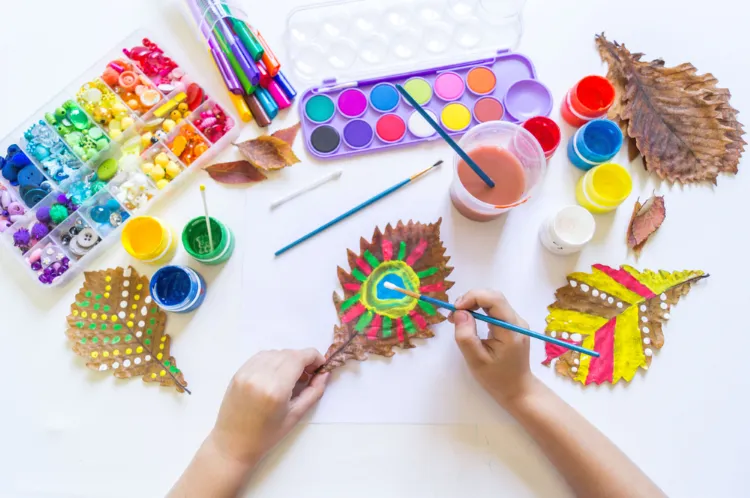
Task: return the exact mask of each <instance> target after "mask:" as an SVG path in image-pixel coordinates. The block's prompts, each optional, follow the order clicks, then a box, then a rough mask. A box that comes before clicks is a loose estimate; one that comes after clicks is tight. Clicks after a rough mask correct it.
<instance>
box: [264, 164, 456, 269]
mask: <svg viewBox="0 0 750 498" xmlns="http://www.w3.org/2000/svg"><path fill="white" fill-rule="evenodd" d="M442 163H443V161H442V160H440V161H438V162H436V163H435V164H433V165H432V166H430V167H429V168H425V169H423V170H422V171H420V172H419V173H415V174H413V175H411V176H410V177H409V178H407V179H406V180H403V181H401V182H399V183H397V184H396V185H394V186H393V187H391V188H389V189H386V190H384V191H382V192H380V193H379V194H377V195H375V196H373V197H370V198H369V199H367V200H366V201H365V202H363V203H362V204H359V205H357V206H354V207H353V208H351V209H350V210H349V211H347V212H346V213H344V214H342V215H339V216H337V217H336V218H334V219H332V220H331V221H329V222H328V223H326V224H325V225H322V226H320V227H318V228H316V229H315V230H313V231H312V232H310V233H308V234H307V235H303V236H302V237H300V238H299V239H297V240H295V241H294V242H292V243H291V244H289V245H286V246H284V247H282V248H281V249H279V250H278V251H276V252H275V253H274V256H280V255H281V254H284V253H285V252H287V251H288V250H289V249H291V248H293V247H295V246H297V245H299V244H301V243H303V242H304V241H306V240H307V239H309V238H311V237H314V236H315V235H317V234H319V233H320V232H322V231H323V230H326V229H328V228H330V227H332V226H333V225H335V224H336V223H338V222H339V221H341V220H344V219H346V218H348V217H349V216H351V215H353V214H354V213H356V212H358V211H361V210H362V209H364V208H366V207H367V206H369V205H370V204H373V203H375V202H377V201H379V200H380V199H382V198H383V197H385V196H387V195H389V194H392V193H393V192H395V191H396V190H398V189H400V188H401V187H403V186H404V185H408V184H409V183H411V182H412V181H414V180H416V179H417V178H419V177H420V176H422V175H424V174H425V173H429V172H430V171H432V170H433V169H434V168H436V167H437V166H440V165H441V164H442Z"/></svg>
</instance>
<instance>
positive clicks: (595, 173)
mask: <svg viewBox="0 0 750 498" xmlns="http://www.w3.org/2000/svg"><path fill="white" fill-rule="evenodd" d="M632 190H633V179H632V178H631V176H630V172H628V170H627V169H625V168H623V167H622V166H620V165H619V164H615V163H605V164H600V165H599V166H596V167H594V168H592V169H590V170H589V171H587V172H586V174H585V175H583V177H582V178H581V179H580V180H579V181H578V185H576V200H577V201H578V204H580V205H581V206H583V207H585V208H586V209H588V210H589V211H590V212H592V213H594V214H601V213H608V212H610V211H614V210H615V209H617V206H619V205H620V204H622V203H623V202H624V201H625V199H627V198H628V196H629V195H630V192H631V191H632Z"/></svg>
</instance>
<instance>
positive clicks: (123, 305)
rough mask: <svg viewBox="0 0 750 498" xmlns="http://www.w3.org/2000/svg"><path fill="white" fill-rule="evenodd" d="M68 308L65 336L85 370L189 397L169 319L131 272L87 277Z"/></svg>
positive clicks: (88, 274)
mask: <svg viewBox="0 0 750 498" xmlns="http://www.w3.org/2000/svg"><path fill="white" fill-rule="evenodd" d="M84 276H85V281H84V283H83V287H81V289H80V290H79V291H78V294H76V300H75V302H74V303H73V304H71V305H70V314H69V315H68V317H67V322H68V329H67V331H66V335H67V336H68V339H69V340H70V341H72V342H73V351H74V352H75V353H76V354H77V355H78V356H81V357H83V358H85V359H86V366H87V367H88V368H90V369H92V370H97V371H100V372H112V374H113V375H114V376H115V377H117V378H118V379H128V378H131V377H142V378H143V381H144V382H158V383H159V384H161V385H162V386H165V387H170V386H173V387H174V388H175V389H177V391H179V392H181V393H182V392H187V393H188V394H189V393H190V391H189V390H188V389H187V387H186V386H187V382H185V378H184V377H183V375H182V371H181V370H180V369H179V368H177V363H176V362H175V359H174V357H173V356H171V355H170V352H169V347H170V343H171V342H172V340H171V338H170V337H169V335H167V334H166V333H165V332H164V330H165V328H166V323H167V314H166V313H164V311H163V310H162V309H161V308H160V307H159V306H157V305H156V303H154V302H153V300H152V299H151V294H150V292H149V281H148V277H146V276H145V275H139V274H138V272H137V271H135V269H133V268H132V267H128V268H115V269H110V270H103V271H91V272H86V273H85V274H84Z"/></svg>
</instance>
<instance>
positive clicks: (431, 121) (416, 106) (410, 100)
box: [396, 84, 495, 188]
mask: <svg viewBox="0 0 750 498" xmlns="http://www.w3.org/2000/svg"><path fill="white" fill-rule="evenodd" d="M396 89H397V90H398V91H399V93H400V94H401V96H402V97H404V99H406V101H407V102H408V103H409V104H411V106H412V107H413V108H414V109H416V111H417V112H418V113H419V114H420V115H421V116H422V117H423V118H424V120H425V121H427V122H428V123H429V124H430V126H432V128H433V129H434V130H435V131H436V132H438V134H439V135H440V136H441V137H442V138H443V140H445V141H446V142H447V143H448V145H450V146H451V148H452V149H453V150H454V151H456V154H458V155H459V156H460V157H461V159H463V160H464V161H466V164H468V165H469V167H470V168H471V169H472V170H474V173H476V174H477V176H478V177H479V178H481V179H482V181H483V182H484V183H486V184H487V186H488V187H490V188H494V187H495V182H493V181H492V178H490V177H489V176H487V173H485V172H484V171H482V168H480V167H479V165H478V164H477V163H476V162H474V160H473V159H472V158H471V157H469V155H468V154H467V153H466V152H464V150H463V149H462V148H461V147H460V146H459V145H458V144H457V143H456V141H455V140H453V139H452V138H451V136H450V135H448V134H447V133H446V132H445V130H443V129H442V128H441V127H440V125H439V124H437V123H436V122H435V120H434V119H432V117H430V115H429V114H427V111H425V110H424V108H422V106H421V105H419V104H418V103H417V101H416V100H414V97H412V96H411V95H409V92H407V91H406V90H404V87H402V86H401V85H399V84H396Z"/></svg>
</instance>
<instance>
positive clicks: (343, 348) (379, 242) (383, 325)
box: [319, 218, 453, 372]
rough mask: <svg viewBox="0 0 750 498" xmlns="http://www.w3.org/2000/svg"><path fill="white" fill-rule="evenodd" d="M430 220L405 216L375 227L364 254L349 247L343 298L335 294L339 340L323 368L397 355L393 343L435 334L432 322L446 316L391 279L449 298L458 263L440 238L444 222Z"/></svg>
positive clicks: (341, 273)
mask: <svg viewBox="0 0 750 498" xmlns="http://www.w3.org/2000/svg"><path fill="white" fill-rule="evenodd" d="M441 223H442V218H441V219H440V220H438V222H437V223H433V224H430V225H424V224H422V223H414V222H412V221H409V222H408V223H407V224H404V223H403V222H401V221H399V222H398V224H397V225H396V228H393V227H392V226H391V225H390V224H389V225H387V226H386V227H385V231H384V232H381V231H380V229H379V228H376V229H375V233H374V234H373V237H372V241H371V242H368V241H366V240H365V239H364V238H363V239H361V240H360V253H359V255H357V254H355V253H354V252H352V251H351V250H348V251H347V254H348V258H349V266H350V268H351V271H350V272H346V271H345V270H344V269H342V268H339V269H338V277H339V281H340V282H341V286H342V287H343V289H344V295H343V297H341V296H339V295H338V294H337V293H336V292H334V293H333V303H334V305H335V306H336V311H337V313H338V315H339V318H340V319H341V326H336V327H335V328H334V333H333V344H331V346H330V347H329V348H328V352H327V353H326V362H325V363H324V364H323V366H322V367H320V368H319V370H320V371H323V372H327V371H330V370H333V369H334V368H336V367H339V366H341V365H343V364H344V363H345V362H346V361H347V360H350V359H356V360H360V361H362V360H365V359H367V355H368V353H372V354H377V355H381V356H393V354H394V352H393V348H394V347H395V346H399V347H401V348H403V349H408V348H413V347H415V346H414V344H413V343H412V339H423V338H429V337H433V336H434V334H433V333H432V331H431V330H430V328H429V327H430V326H431V325H435V324H438V323H440V322H442V321H444V320H445V317H444V316H443V315H441V314H440V313H438V311H437V309H436V308H435V307H434V306H432V305H431V304H429V303H425V302H423V301H419V300H415V299H413V298H410V297H408V296H404V295H403V294H401V293H399V292H397V291H392V290H389V289H386V288H385V287H384V285H383V284H384V283H385V282H391V283H393V284H395V285H397V286H399V287H401V288H404V289H408V290H412V291H416V292H420V293H422V294H425V295H428V296H431V297H434V298H437V299H441V300H444V301H446V300H448V295H447V293H446V292H447V290H448V289H450V288H451V287H453V282H449V281H447V280H446V278H447V277H448V275H450V273H451V272H452V271H453V268H451V267H449V266H447V265H448V260H449V259H450V258H448V257H446V256H445V247H444V246H443V243H442V241H441V240H440V224H441Z"/></svg>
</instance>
